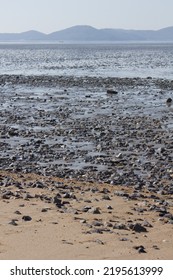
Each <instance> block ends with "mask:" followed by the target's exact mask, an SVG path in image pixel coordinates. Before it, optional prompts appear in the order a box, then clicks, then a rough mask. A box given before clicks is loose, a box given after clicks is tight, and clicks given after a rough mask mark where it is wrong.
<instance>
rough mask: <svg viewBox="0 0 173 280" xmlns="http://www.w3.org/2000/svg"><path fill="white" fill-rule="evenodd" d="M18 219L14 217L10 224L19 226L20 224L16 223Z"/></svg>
mask: <svg viewBox="0 0 173 280" xmlns="http://www.w3.org/2000/svg"><path fill="white" fill-rule="evenodd" d="M16 221H18V220H16V219H12V220H11V222H9V225H12V226H18V224H17V223H16Z"/></svg>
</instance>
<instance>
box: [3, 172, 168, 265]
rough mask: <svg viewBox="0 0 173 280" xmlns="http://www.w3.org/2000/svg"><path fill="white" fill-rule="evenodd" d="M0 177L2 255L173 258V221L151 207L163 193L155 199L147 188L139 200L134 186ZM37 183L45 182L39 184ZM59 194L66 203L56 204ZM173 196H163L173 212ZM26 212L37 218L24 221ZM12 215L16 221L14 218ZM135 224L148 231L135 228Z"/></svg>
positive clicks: (124, 258) (57, 179)
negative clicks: (6, 181) (13, 221)
mask: <svg viewBox="0 0 173 280" xmlns="http://www.w3.org/2000/svg"><path fill="white" fill-rule="evenodd" d="M7 178H8V182H10V183H8V184H6V185H5V183H4V182H5V180H7ZM0 182H1V187H0V197H1V198H0V209H1V210H0V211H1V219H0V259H1V260H9V259H14V260H18V259H23V260H25V259H34V260H37V259H49V260H51V259H52V260H53V259H55V260H65V259H68V260H83V259H87V260H91V259H93V260H94V259H100V260H103V259H111V260H115V259H116V260H133V259H134V260H135V259H136V260H137V259H139V260H142V259H148V260H150V259H152V260H154V259H170V260H172V259H173V235H172V230H173V224H171V223H170V220H169V218H168V217H165V216H163V217H161V216H159V213H161V212H157V211H154V210H152V207H153V206H154V205H155V206H154V207H157V206H159V205H160V202H159V201H161V199H162V195H159V194H157V198H156V197H155V196H156V194H153V196H152V193H151V192H150V193H149V192H148V191H147V189H146V191H145V190H144V191H143V192H141V195H140V196H139V197H136V199H135V195H134V194H135V192H134V189H133V188H130V187H122V186H111V185H106V184H103V183H102V184H99V183H85V182H78V181H74V180H69V179H68V180H63V179H59V178H51V177H41V176H38V175H34V174H17V175H16V174H12V173H8V172H3V171H1V172H0ZM16 182H19V185H17V184H16ZM34 182H43V184H44V187H43V188H41V187H38V186H35V187H34ZM61 184H62V185H61ZM7 191H11V195H10V193H9V195H8V193H7ZM120 191H122V193H119V192H120ZM117 192H118V193H117ZM4 194H7V195H4ZM57 194H59V198H60V200H61V202H62V207H57V206H56V205H55V203H53V198H54V197H55V196H56V195H57ZM67 194H68V195H67ZM117 194H119V195H117ZM120 194H122V195H123V194H124V195H123V196H120ZM125 194H127V195H125ZM172 198H173V197H171V196H166V197H165V196H164V201H168V202H169V206H167V211H169V214H173V205H172V204H171V200H172ZM171 205H172V206H171ZM86 206H87V207H88V209H89V208H90V209H89V210H88V211H87V207H86ZM84 207H85V208H84ZM154 207H153V208H154ZM84 209H85V210H84ZM16 211H17V212H16ZM84 211H87V212H84ZM95 212H96V213H97V214H96V213H95ZM24 216H30V217H31V218H32V220H30V221H24V218H23V217H24ZM13 219H14V220H15V223H16V224H17V225H16V226H15V225H12V224H10V223H9V222H11V221H12V220H13ZM147 223H148V224H147ZM135 224H137V225H138V226H139V225H141V226H143V228H144V231H142V230H140V228H139V229H137V230H135V228H133V227H132V225H135ZM130 225H131V226H130ZM149 225H151V227H149ZM118 227H119V228H118ZM123 227H124V229H120V228H123ZM141 229H142V227H141ZM145 229H146V232H145ZM140 246H143V247H144V248H143V247H142V248H143V250H141V249H139V248H138V247H140ZM140 251H144V252H140Z"/></svg>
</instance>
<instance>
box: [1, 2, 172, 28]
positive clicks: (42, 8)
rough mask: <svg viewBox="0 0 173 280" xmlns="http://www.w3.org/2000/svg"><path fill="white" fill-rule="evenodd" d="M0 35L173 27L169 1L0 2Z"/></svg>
mask: <svg viewBox="0 0 173 280" xmlns="http://www.w3.org/2000/svg"><path fill="white" fill-rule="evenodd" d="M0 8H1V16H0V33H9V32H23V31H27V30H38V31H41V32H44V33H51V32H54V31H57V30H61V29H65V28H67V27H70V26H74V25H91V26H93V27H96V28H104V27H105V28H123V29H139V30H140V29H144V30H145V29H152V30H158V29H160V28H164V27H167V26H173V16H172V11H173V0H164V1H163V0H28V1H27V0H0Z"/></svg>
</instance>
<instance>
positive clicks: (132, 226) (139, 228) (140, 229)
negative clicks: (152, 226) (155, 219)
mask: <svg viewBox="0 0 173 280" xmlns="http://www.w3.org/2000/svg"><path fill="white" fill-rule="evenodd" d="M129 228H130V229H132V230H133V231H136V232H147V230H146V228H145V227H144V226H142V225H141V224H140V223H136V224H130V225H129Z"/></svg>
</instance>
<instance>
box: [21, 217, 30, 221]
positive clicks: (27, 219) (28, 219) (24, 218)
mask: <svg viewBox="0 0 173 280" xmlns="http://www.w3.org/2000/svg"><path fill="white" fill-rule="evenodd" d="M22 220H23V221H25V222H29V221H31V220H32V218H31V217H30V216H23V217H22Z"/></svg>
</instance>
